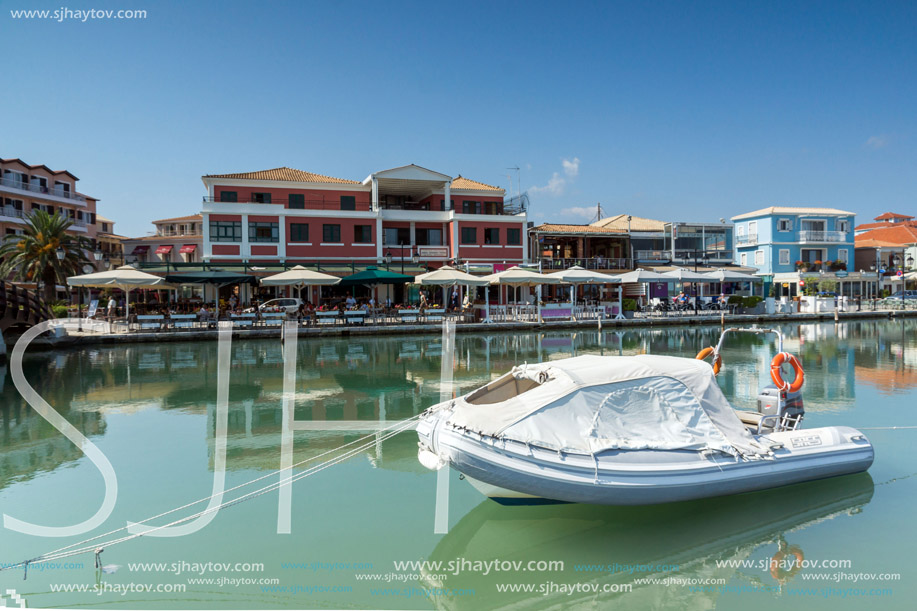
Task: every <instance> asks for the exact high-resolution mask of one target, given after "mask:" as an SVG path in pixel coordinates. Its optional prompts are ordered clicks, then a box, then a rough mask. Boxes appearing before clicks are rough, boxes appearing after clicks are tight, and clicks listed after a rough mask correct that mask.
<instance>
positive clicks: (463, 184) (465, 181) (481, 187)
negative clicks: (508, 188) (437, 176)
mask: <svg viewBox="0 0 917 611" xmlns="http://www.w3.org/2000/svg"><path fill="white" fill-rule="evenodd" d="M450 188H452V189H469V190H475V191H499V192H500V193H504V192H505V191H504V190H503V189H501V188H500V187H495V186H493V185H487V184H484V183H483V182H478V181H476V180H471V179H470V178H465V177H464V176H462V175H461V174H459V175H458V177H456V178H454V179H453V180H452V184H451V185H450Z"/></svg>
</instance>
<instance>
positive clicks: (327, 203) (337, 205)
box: [204, 195, 372, 212]
mask: <svg viewBox="0 0 917 611" xmlns="http://www.w3.org/2000/svg"><path fill="white" fill-rule="evenodd" d="M204 203H205V204H208V203H214V204H268V205H275V206H276V205H280V206H283V207H284V208H287V207H289V206H288V203H289V200H287V199H282V198H276V199H275V198H271V201H269V202H265V201H260V200H258V199H252V198H250V197H247V198H246V197H240V198H238V199H237V200H236V201H232V202H227V201H224V200H222V199H220V198H219V197H213V196H210V195H205V196H204ZM295 203H296V204H299V203H302V204H303V209H305V210H351V211H353V210H356V211H359V212H368V211H369V210H371V208H372V204H370V203H369V202H356V204H355V205H354V207H353V208H342V207H341V200H340V199H307V200H304V201H302V202H299V201H297V202H295ZM291 209H293V210H296V209H297V208H291Z"/></svg>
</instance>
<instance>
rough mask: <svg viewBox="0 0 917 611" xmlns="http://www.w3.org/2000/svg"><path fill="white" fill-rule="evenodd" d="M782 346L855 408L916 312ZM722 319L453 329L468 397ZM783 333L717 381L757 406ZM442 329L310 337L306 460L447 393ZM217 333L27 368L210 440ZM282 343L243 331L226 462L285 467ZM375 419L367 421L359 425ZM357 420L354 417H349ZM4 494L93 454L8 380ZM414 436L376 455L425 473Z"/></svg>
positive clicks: (99, 431) (47, 388)
mask: <svg viewBox="0 0 917 611" xmlns="http://www.w3.org/2000/svg"><path fill="white" fill-rule="evenodd" d="M780 328H781V330H782V332H783V333H784V335H785V338H786V343H785V348H786V349H787V350H789V351H791V352H794V353H796V354H798V355H800V357H801V359H802V362H803V364H804V366H805V368H806V372H807V378H806V380H807V381H806V387H805V400H806V408H807V410H808V411H809V413H810V414H820V413H822V414H828V413H832V412H843V411H847V410H850V409H851V408H852V407H853V405H854V403H855V401H856V385H855V382H856V381H857V380H860V381H863V382H866V383H867V384H870V385H874V386H875V387H876V388H877V389H879V390H880V391H881V392H883V393H888V394H895V393H899V392H903V391H904V390H905V389H907V388H909V387H913V386H914V385H915V383H917V356H915V355H917V350H915V348H917V333H915V331H917V321H913V320H902V321H896V320H882V321H864V322H856V323H845V324H841V325H834V324H832V323H827V324H823V323H811V324H792V325H790V324H787V325H782V326H781V327H780ZM718 336H719V329H718V328H716V327H689V328H676V327H662V328H655V329H652V328H651V329H635V330H620V329H608V328H606V329H605V330H603V331H599V330H597V329H591V330H579V331H572V332H571V331H556V332H555V331H552V332H533V333H511V334H506V333H503V334H461V335H459V336H458V337H457V338H456V351H457V354H456V372H455V380H456V384H457V385H458V390H459V392H466V391H468V390H470V389H472V388H474V387H477V386H479V385H481V384H484V383H486V382H488V381H489V380H491V379H493V378H494V377H496V376H498V375H500V374H501V373H503V372H505V371H507V370H509V369H510V368H511V367H513V366H514V365H517V364H520V363H522V362H526V361H529V362H535V361H541V360H552V359H559V358H566V357H569V356H575V355H579V354H624V355H631V354H670V355H680V356H694V354H696V353H697V351H698V350H699V349H700V348H702V347H704V346H708V345H712V344H714V343H715V342H716V340H717V338H718ZM774 353H775V346H774V343H773V340H772V338H770V337H766V336H764V337H762V336H752V335H732V336H730V337H729V339H728V342H727V345H726V347H725V350H724V354H723V356H724V362H725V366H724V368H723V371H722V373H721V374H720V377H719V383H720V385H721V387H722V388H723V390H724V392H725V393H726V395H727V397H729V398H730V400H732V401H733V402H734V403H735V404H736V405H737V406H740V407H746V408H753V406H754V402H755V398H756V396H757V393H758V389H759V388H760V387H761V386H762V385H764V384H767V383H768V375H769V363H770V359H771V357H772V356H773V355H774ZM441 358H442V345H441V341H440V337H438V336H435V335H431V336H409V337H379V338H351V339H345V338H339V339H338V338H336V339H325V338H322V339H303V340H301V341H300V345H299V350H298V362H297V379H298V384H297V395H296V406H295V417H296V419H297V420H300V421H303V420H304V421H312V422H315V423H316V425H315V427H314V430H311V431H299V432H297V433H296V443H295V452H296V454H295V456H294V461H295V462H299V461H301V460H305V459H306V458H308V457H310V456H314V455H317V454H319V453H321V452H324V451H327V450H329V449H331V448H334V447H337V446H339V445H342V444H344V443H347V442H350V441H353V440H355V439H357V438H359V437H361V436H363V435H365V434H367V431H372V430H373V429H374V428H379V427H382V426H385V424H386V423H390V422H391V421H395V420H400V419H402V418H407V417H410V416H413V415H415V414H417V413H419V412H420V411H422V410H423V409H424V408H426V407H427V406H428V405H430V404H432V403H435V402H436V401H437V400H438V396H439V386H438V383H439V373H440V360H441ZM216 360H217V344H216V342H206V343H187V344H184V343H182V344H179V343H172V344H160V345H151V344H137V345H130V346H123V347H122V346H110V347H98V348H92V349H86V350H74V351H65V352H56V353H35V354H31V355H29V356H28V357H27V359H26V363H25V368H26V376H27V378H28V379H29V380H30V381H31V383H32V384H33V385H35V386H37V387H39V388H40V389H41V392H42V393H43V396H45V398H46V399H47V400H48V401H49V403H51V405H53V406H54V407H55V408H57V409H58V410H59V411H60V412H61V413H62V414H63V415H64V416H65V417H66V418H67V419H68V420H69V421H70V422H71V423H72V424H73V425H74V426H76V427H77V428H78V429H79V430H80V431H81V432H82V433H83V434H84V435H87V436H89V437H92V436H98V435H104V434H105V432H106V417H107V416H108V415H110V414H114V413H119V414H122V413H130V412H134V411H143V410H160V411H177V412H180V413H186V414H191V415H201V416H205V417H206V418H207V421H208V426H207V431H208V432H207V435H206V440H202V441H205V442H206V443H208V444H209V445H210V447H211V452H210V460H211V462H212V457H213V453H212V446H213V431H214V422H213V420H214V413H215V407H214V405H215V400H216ZM282 370H283V363H282V352H281V345H280V343H279V341H277V340H256V341H252V340H248V341H241V340H238V339H237V340H235V342H234V345H233V351H232V364H231V382H230V406H229V409H230V413H229V440H228V442H229V443H228V454H227V456H228V467H229V469H230V470H236V469H270V470H274V469H277V468H278V464H279V463H278V461H279V450H278V449H279V436H280V428H281V427H280V423H281V404H280V400H281V396H282V392H283V379H282ZM354 421H358V422H365V423H367V426H366V428H365V429H359V428H354V427H353V424H352V423H353V422H354ZM346 423H350V424H349V426H345V424H346ZM0 424H2V431H0V489H2V488H4V487H6V486H8V485H9V484H10V483H11V482H12V481H14V480H18V479H27V478H29V477H33V476H34V475H35V474H37V473H41V472H45V471H49V470H53V469H55V468H57V467H59V466H61V465H64V464H67V463H70V462H72V461H74V460H77V459H79V458H81V456H82V454H81V453H80V452H79V451H78V450H77V449H76V448H74V447H72V446H71V445H70V444H68V443H67V442H66V441H65V440H63V439H61V437H60V435H58V434H57V432H56V431H55V430H54V429H53V428H52V427H50V426H49V425H48V424H47V423H45V422H44V420H42V419H41V418H39V417H38V416H37V415H36V414H35V413H34V412H33V411H32V410H31V409H30V408H28V406H26V405H25V404H24V402H23V401H22V399H21V397H19V395H18V393H17V392H16V390H15V388H14V387H13V384H12V381H11V380H10V379H9V377H8V376H6V380H5V383H4V384H3V387H2V390H0ZM409 437H410V435H406V436H402V437H400V438H398V440H396V441H394V442H392V443H389V444H386V446H385V452H383V448H382V446H381V444H380V446H379V447H377V448H375V449H374V450H371V451H369V452H367V458H368V459H369V460H370V461H371V462H372V464H374V465H375V466H378V467H381V468H394V469H399V470H416V471H417V472H418V473H420V472H422V468H421V467H420V466H419V465H417V464H416V462H415V461H414V460H413V449H414V446H413V442H411V441H410V440H408V441H401V439H407V438H409Z"/></svg>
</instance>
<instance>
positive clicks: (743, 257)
mask: <svg viewBox="0 0 917 611" xmlns="http://www.w3.org/2000/svg"><path fill="white" fill-rule="evenodd" d="M739 260H740V261H741V262H742V265H743V266H744V267H748V253H747V252H743V253H742V254H741V255H739Z"/></svg>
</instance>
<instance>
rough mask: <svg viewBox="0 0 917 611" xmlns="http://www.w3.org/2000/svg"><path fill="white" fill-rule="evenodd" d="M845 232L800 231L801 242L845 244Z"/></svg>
mask: <svg viewBox="0 0 917 611" xmlns="http://www.w3.org/2000/svg"><path fill="white" fill-rule="evenodd" d="M846 240H847V232H845V231H800V232H799V241H800V242H845V241H846Z"/></svg>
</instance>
